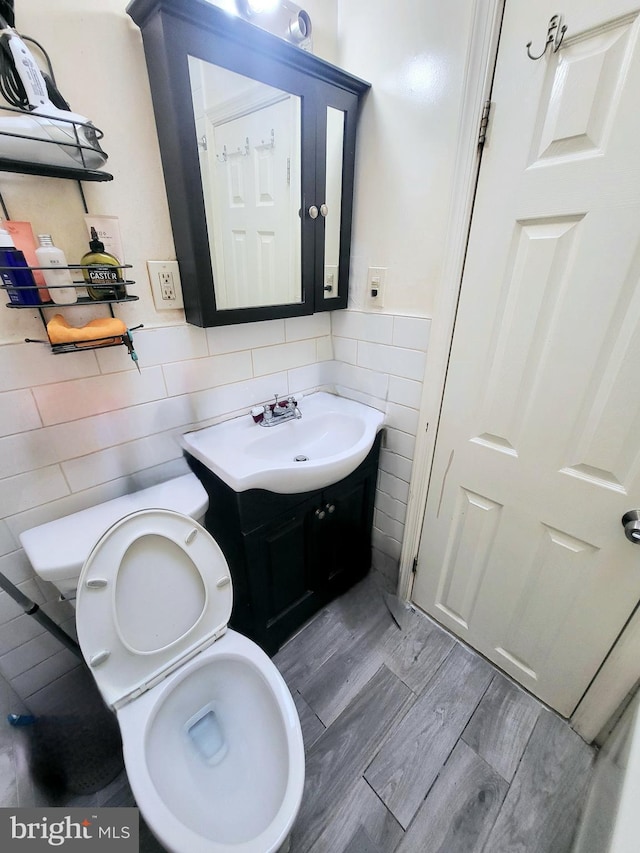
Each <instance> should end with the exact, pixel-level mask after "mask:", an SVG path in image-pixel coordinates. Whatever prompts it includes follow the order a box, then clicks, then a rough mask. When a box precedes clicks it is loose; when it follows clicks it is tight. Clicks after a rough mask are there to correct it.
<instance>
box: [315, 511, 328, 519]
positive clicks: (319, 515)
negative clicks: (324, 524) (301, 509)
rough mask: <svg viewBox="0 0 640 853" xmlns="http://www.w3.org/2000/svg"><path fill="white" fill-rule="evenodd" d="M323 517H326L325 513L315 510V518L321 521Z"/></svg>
mask: <svg viewBox="0 0 640 853" xmlns="http://www.w3.org/2000/svg"><path fill="white" fill-rule="evenodd" d="M325 515H326V513H325V511H324V510H323V509H317V510H316V518H319V519H320V521H322V519H323V518H324V517H325Z"/></svg>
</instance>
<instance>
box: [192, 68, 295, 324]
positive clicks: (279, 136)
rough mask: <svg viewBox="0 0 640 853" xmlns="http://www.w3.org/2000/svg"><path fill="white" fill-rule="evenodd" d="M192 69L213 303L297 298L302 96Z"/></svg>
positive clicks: (225, 72) (276, 302)
mask: <svg viewBox="0 0 640 853" xmlns="http://www.w3.org/2000/svg"><path fill="white" fill-rule="evenodd" d="M189 67H190V74H191V82H192V93H193V103H194V112H195V119H196V131H197V135H198V145H199V151H200V167H201V173H202V181H203V189H204V197H205V210H206V216H207V228H208V232H209V242H210V247H211V255H212V263H213V274H214V282H215V291H216V294H215V295H216V305H217V308H218V309H221V310H225V309H232V308H249V307H256V306H260V305H280V304H289V303H296V302H300V301H301V298H302V286H301V259H300V244H301V227H300V217H299V210H300V206H301V187H300V99H299V98H298V97H297V96H294V95H290V94H288V93H286V92H282V91H280V90H278V89H274V88H272V87H270V86H266V85H265V84H262V83H258V82H256V81H253V80H250V79H248V78H246V77H243V76H242V75H239V74H235V73H234V72H231V71H228V70H226V69H222V68H218V67H216V66H213V65H210V64H209V63H205V62H202V61H200V60H197V59H193V57H190V58H189Z"/></svg>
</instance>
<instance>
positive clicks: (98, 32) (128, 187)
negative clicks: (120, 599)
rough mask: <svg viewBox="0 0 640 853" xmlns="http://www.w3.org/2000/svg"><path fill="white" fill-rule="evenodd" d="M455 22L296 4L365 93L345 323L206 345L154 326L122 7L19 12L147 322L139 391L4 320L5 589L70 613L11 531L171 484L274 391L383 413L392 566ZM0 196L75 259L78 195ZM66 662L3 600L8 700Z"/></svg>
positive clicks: (442, 199)
mask: <svg viewBox="0 0 640 853" xmlns="http://www.w3.org/2000/svg"><path fill="white" fill-rule="evenodd" d="M220 2H223V0H220ZM224 2H228V0H224ZM98 5H99V8H98ZM454 5H455V7H456V8H455V9H454V11H455V12H456V13H457V15H458V18H457V19H456V20H455V26H452V25H451V24H449V25H447V26H445V23H446V22H444V21H442V20H441V14H443V13H441V12H440V6H441V4H440V3H438V2H437V0H426V2H424V3H421V4H415V3H413V2H409V1H408V0H404V2H401V3H398V4H395V5H394V6H393V7H391V6H390V4H383V3H381V2H380V0H375V2H366V0H341V3H340V6H339V7H338V2H337V0H332V2H326V0H313V2H309V3H306V4H305V8H307V10H308V11H309V13H310V14H311V17H312V20H313V23H314V50H315V52H316V53H317V54H319V55H321V56H323V57H325V58H328V59H330V60H335V59H336V58H337V56H338V55H340V56H341V57H342V61H341V62H342V64H343V65H344V66H345V67H346V68H347V70H349V71H352V72H353V73H355V74H358V75H359V76H362V77H364V78H365V79H369V80H370V81H371V82H372V83H373V90H372V92H371V93H370V94H369V95H368V97H367V102H366V106H365V109H364V111H363V115H362V123H361V133H360V141H359V155H358V163H357V175H356V198H355V204H356V207H355V221H354V253H353V265H352V288H353V299H352V310H350V311H347V312H335V314H334V315H333V316H330V315H328V314H321V315H315V316H314V317H308V318H294V319H292V320H287V321H272V322H269V323H262V324H251V325H247V326H236V327H227V328H216V329H208V330H203V329H198V328H195V327H192V326H188V325H186V324H185V323H184V316H183V314H182V312H180V311H175V312H174V311H169V312H162V313H158V312H156V311H155V308H154V305H153V301H152V297H151V293H150V288H149V283H148V279H147V275H146V260H147V259H153V260H156V259H157V260H162V259H170V258H173V257H175V254H174V247H173V241H172V235H171V229H170V223H169V215H168V209H167V202H166V196H165V191H164V183H163V179H162V170H161V165H160V156H159V151H158V143H157V138H156V134H155V125H154V118H153V113H152V109H151V101H150V94H149V86H148V79H147V74H146V67H145V63H144V57H143V52H142V45H141V39H140V34H139V32H138V30H137V28H136V27H135V25H134V24H133V22H132V21H131V20H130V19H129V18H128V16H127V15H126V14H125V12H124V8H125V6H126V0H102V2H101V3H100V4H87V3H86V2H85V0H57V2H56V3H55V4H54V5H52V4H50V3H47V2H45V0H18V2H17V7H18V8H17V26H18V28H19V29H20V30H21V31H22V32H24V33H26V34H28V35H31V36H33V37H34V38H36V39H38V40H40V41H42V43H43V44H44V45H45V46H46V47H47V49H48V50H49V52H50V54H51V57H52V60H53V63H54V68H55V71H56V76H57V80H58V84H59V86H60V89H61V90H62V92H63V93H64V95H65V96H66V97H67V99H68V100H69V101H70V103H71V105H72V107H73V108H74V109H75V110H77V111H78V112H80V113H83V114H85V115H87V116H88V117H90V118H91V119H92V120H93V121H94V122H95V123H96V124H97V125H98V126H100V127H101V128H102V129H103V130H104V132H105V138H104V147H105V150H106V151H107V152H108V153H109V162H108V166H107V168H108V170H109V171H111V172H112V173H113V174H114V177H115V180H114V181H113V182H111V183H108V184H104V183H102V184H89V183H85V184H84V189H85V194H86V197H87V201H88V205H89V209H90V211H91V212H92V213H96V214H98V213H101V214H110V215H116V216H118V217H119V219H120V226H121V231H122V237H123V243H124V247H125V252H126V260H127V262H129V263H132V264H133V270H132V271H131V278H133V279H135V280H136V282H137V285H136V288H135V293H136V294H137V295H139V297H140V301H139V302H135V303H131V304H130V305H127V306H122V307H121V308H119V309H118V313H119V315H120V316H122V318H123V319H124V320H125V322H126V323H127V324H128V325H129V326H133V325H136V324H138V323H144V325H145V329H144V330H142V331H140V332H138V333H136V335H135V342H136V349H137V351H138V354H139V358H140V362H139V363H140V365H141V368H142V373H141V374H140V375H138V373H137V371H136V370H135V369H134V367H133V364H132V362H131V361H130V360H129V359H128V357H127V354H126V351H125V350H124V348H121V347H118V348H113V349H109V350H103V351H91V352H85V353H78V354H71V355H64V356H63V355H56V356H53V355H52V354H51V353H50V352H49V351H48V350H47V348H46V347H45V346H40V345H36V344H26V343H24V342H23V339H24V338H25V337H27V336H29V337H39V336H41V335H42V328H41V326H40V321H39V319H38V317H37V313H35V312H33V313H32V312H31V311H28V310H23V311H15V310H7V309H4V308H0V519H1V520H0V572H3V573H4V574H6V575H7V576H8V577H9V578H10V579H11V580H12V581H13V582H14V583H17V584H18V585H19V586H20V587H21V588H22V589H23V590H24V591H25V592H26V593H27V594H28V595H30V596H31V597H33V598H34V599H36V600H37V601H38V602H41V603H42V602H48V603H45V609H47V610H48V611H49V612H52V613H53V615H54V616H55V618H57V619H59V620H60V621H64V620H65V619H66V620H69V618H70V614H69V613H68V612H66V611H65V610H64V609H63V608H61V607H60V606H59V605H58V604H56V603H55V601H54V599H55V594H54V592H53V590H52V589H51V588H48V587H47V585H45V584H42V583H41V582H40V581H38V580H37V579H36V578H34V576H33V572H32V571H31V568H30V566H29V565H28V562H27V560H26V558H25V555H24V553H23V551H22V549H21V548H20V547H19V539H18V536H19V533H20V532H21V531H22V530H24V529H27V528H29V527H32V526H34V525H36V524H39V523H42V522H44V521H47V520H50V519H53V518H57V517H60V516H62V515H66V514H68V513H70V512H73V511H76V510H79V509H82V508H84V507H86V506H90V505H93V504H96V503H99V502H101V501H104V500H107V499H109V498H112V497H114V496H117V495H119V494H122V493H124V492H127V491H131V490H133V489H136V488H140V487H143V486H146V485H150V484H152V483H154V482H157V481H159V480H161V479H165V478H167V477H168V476H171V475H174V474H178V473H181V472H182V471H184V470H185V466H184V462H183V461H182V459H181V452H180V449H179V447H178V444H177V442H176V440H175V436H176V434H177V433H179V432H181V431H184V430H185V429H188V428H192V427H194V426H198V425H205V424H207V423H210V422H212V421H215V420H219V419H221V418H226V417H229V416H231V415H236V414H240V413H242V412H244V411H246V409H248V408H249V407H250V406H251V405H253V404H254V403H256V402H259V401H263V400H266V399H268V398H269V397H270V396H271V395H272V393H273V392H278V393H280V394H282V393H292V392H299V391H308V390H311V389H313V388H316V387H329V388H336V389H337V390H339V391H340V392H342V393H345V394H348V395H349V396H354V397H358V398H360V399H364V400H365V401H367V402H371V403H373V404H374V405H377V406H379V407H380V408H383V409H385V411H387V414H388V420H389V424H390V429H389V432H388V440H387V446H386V448H385V450H384V452H383V458H382V463H381V468H382V470H381V474H380V480H379V490H378V498H377V507H376V521H375V525H376V528H375V531H374V536H375V546H376V552H375V553H376V562H377V565H378V566H379V567H380V568H382V569H383V570H386V571H387V572H389V573H390V574H392V573H393V572H394V570H395V569H396V568H397V559H398V556H399V549H400V544H401V540H402V530H403V520H404V512H405V511H406V500H407V495H408V488H409V487H408V483H409V473H410V468H411V460H412V457H413V445H414V441H415V430H416V428H417V409H418V405H419V391H420V388H421V378H422V374H423V370H424V361H425V353H426V349H427V342H428V333H429V325H430V321H429V314H430V310H431V301H432V293H433V289H434V286H435V283H436V282H437V278H438V275H439V270H440V266H441V264H442V251H443V248H442V243H443V233H444V231H443V229H444V223H445V222H446V219H447V211H448V204H449V191H450V181H451V169H452V164H451V161H450V157H451V152H452V151H453V149H454V142H455V135H456V120H457V119H456V117H457V111H458V110H459V107H460V85H461V77H462V66H463V64H464V56H465V54H466V38H467V37H468V32H467V28H468V24H469V22H468V14H467V10H466V6H465V4H464V3H462V0H456V2H455V4H454ZM418 6H419V7H420V8H417V7H418ZM447 6H448V8H450V6H451V4H447ZM338 10H339V11H340V15H339V27H337V26H336V21H337V20H338V14H337V13H338ZM375 13H377V15H376V14H375ZM454 17H455V16H454ZM423 60H424V61H425V62H426V63H427V66H428V65H429V63H430V62H431V63H432V65H433V68H434V72H433V73H434V75H435V76H434V78H433V80H434V81H435V82H433V81H432V83H430V84H428V85H427V84H426V83H424V82H423V84H420V83H419V81H418V82H415V81H414V82H412V79H413V78H411V75H410V74H409V72H410V71H411V69H412V68H414V69H415V68H420V67H423V66H422V64H421V63H423ZM0 192H1V193H2V195H3V198H4V199H5V202H6V204H7V206H8V208H9V211H10V214H11V216H12V218H14V219H26V220H29V221H31V222H32V224H33V227H34V231H35V232H36V233H38V232H42V231H47V232H48V231H50V232H51V233H52V234H53V237H54V240H55V242H56V243H57V244H58V245H60V246H61V247H62V248H63V249H64V250H65V252H66V253H67V257H68V258H69V260H70V261H73V260H77V259H79V258H80V256H81V255H82V254H83V253H84V251H85V249H86V242H85V238H84V234H85V229H84V221H83V209H82V205H81V202H80V197H79V194H78V188H77V186H76V185H75V184H74V183H73V182H67V181H61V180H56V179H44V178H37V177H29V176H23V175H10V174H0ZM368 265H376V266H387V267H388V269H389V277H388V288H387V294H386V303H385V309H384V311H383V312H382V313H380V312H370V311H369V310H368V308H367V306H366V305H365V302H364V298H363V296H364V279H365V277H366V267H367V266H368ZM132 292H134V291H133V289H132ZM94 310H95V309H94ZM334 348H335V352H334ZM74 664H75V659H73V658H72V656H71V655H70V653H69V652H67V651H66V650H60V649H59V647H58V646H57V645H56V643H55V641H53V640H52V639H50V638H49V637H48V636H46V635H44V634H42V632H41V630H40V629H39V627H38V626H37V625H36V623H34V622H33V620H31V619H29V617H26V616H23V615H20V610H19V609H18V608H17V607H16V606H15V605H14V603H13V602H12V601H11V600H10V599H9V597H8V596H7V594H6V593H0V671H1V672H2V673H4V675H5V676H6V677H7V678H8V679H9V680H10V681H11V683H12V684H13V686H14V688H15V689H16V690H17V692H18V693H19V695H20V696H22V697H23V698H27V699H28V697H29V696H31V695H32V694H33V693H34V692H36V691H37V690H38V689H39V688H41V687H42V686H44V685H45V684H47V683H48V682H50V681H51V680H52V679H53V678H55V677H56V676H57V675H58V674H59V673H60V672H61V671H64V670H65V668H69V667H71V666H73V665H74Z"/></svg>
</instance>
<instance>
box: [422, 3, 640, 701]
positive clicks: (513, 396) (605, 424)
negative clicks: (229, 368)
mask: <svg viewBox="0 0 640 853" xmlns="http://www.w3.org/2000/svg"><path fill="white" fill-rule="evenodd" d="M636 3H637V0H636ZM562 6H563V9H562V11H563V15H564V24H566V26H567V31H566V34H565V37H564V41H563V43H562V46H561V47H560V49H559V50H558V52H556V53H553V52H552V51H551V50H549V51H548V52H547V54H546V55H545V56H544V57H543V58H542V59H539V60H537V61H533V60H532V59H530V58H529V57H528V56H527V49H526V44H527V42H530V41H531V42H532V45H531V48H530V50H531V53H532V54H534V55H537V54H539V53H540V52H541V51H542V48H543V46H544V43H545V40H546V36H547V27H548V24H549V21H550V18H551V17H552V15H553V14H554V13H555V12H556V11H557V9H556V6H555V4H552V5H549V4H548V3H546V2H543V3H525V2H522V0H507V3H506V10H505V18H504V22H503V28H502V33H501V40H500V49H499V53H498V63H497V68H496V77H495V82H494V88H493V93H492V101H493V102H494V110H493V113H494V114H493V117H492V125H491V127H490V135H489V138H488V144H487V146H486V149H485V152H484V154H483V161H482V166H481V169H480V176H479V184H478V192H477V198H476V205H475V209H474V215H473V221H472V224H471V231H470V238H469V247H468V254H467V260H466V264H465V271H464V276H463V282H462V290H461V297H460V304H459V308H458V315H457V319H456V326H455V333H454V337H453V343H452V350H451V358H450V364H449V370H448V375H447V382H446V387H445V394H444V399H443V408H442V413H441V419H440V424H439V428H438V437H437V444H436V453H435V459H434V467H433V471H432V475H431V480H430V488H429V495H428V499H427V508H426V516H425V524H424V528H423V534H422V540H421V546H420V553H419V561H418V570H417V575H416V580H415V584H414V589H413V598H414V600H415V602H416V603H417V604H418V605H419V606H420V607H422V608H423V609H425V610H426V611H427V612H428V613H430V614H432V615H433V616H434V617H435V618H436V619H438V620H439V621H440V622H441V623H443V624H444V625H446V626H447V627H448V628H450V629H452V630H453V631H454V632H455V633H457V634H458V635H459V636H460V637H462V638H463V639H464V640H466V641H467V642H469V643H470V644H471V645H472V646H474V647H475V648H477V649H478V650H479V651H480V652H482V653H483V654H484V655H486V656H487V657H488V658H490V659H491V660H492V661H494V662H495V663H496V664H497V665H498V666H500V667H501V668H502V669H503V670H505V671H506V672H508V673H509V674H510V675H511V676H513V677H514V678H515V679H517V680H518V681H519V682H520V683H521V684H523V685H524V686H525V687H527V688H528V689H529V690H531V691H532V692H533V693H535V694H536V695H537V696H539V697H540V698H541V699H543V700H544V701H545V702H547V703H549V704H550V705H551V706H552V707H554V708H555V709H557V710H558V711H559V712H560V713H561V714H563V715H565V716H569V715H570V714H571V713H572V712H573V710H574V708H575V707H576V705H577V703H578V702H579V700H580V698H581V696H582V695H583V693H584V691H585V690H586V689H587V687H588V685H589V683H590V681H591V679H592V678H593V676H594V675H595V673H596V671H597V670H598V667H599V666H600V664H601V663H602V661H603V660H604V658H605V656H606V655H607V652H608V651H609V649H610V648H611V646H612V645H613V643H614V642H615V640H616V637H617V636H618V634H619V632H620V631H621V629H622V628H623V626H624V624H625V621H626V620H627V619H628V617H629V615H630V614H631V613H632V611H633V609H634V608H635V607H636V605H637V603H638V600H639V599H640V545H634V544H632V543H631V542H630V541H628V540H627V538H625V532H624V529H623V527H622V524H621V517H622V516H623V514H624V513H625V512H626V511H627V510H632V509H636V508H639V509H640V45H639V33H640V11H639V9H640V4H638V6H636V7H634V5H633V4H631V3H629V2H624V0H590V2H589V3H584V2H580V0H566V2H565V3H564V4H562ZM638 674H639V675H640V661H639V665H638Z"/></svg>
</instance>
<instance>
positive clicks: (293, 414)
mask: <svg viewBox="0 0 640 853" xmlns="http://www.w3.org/2000/svg"><path fill="white" fill-rule="evenodd" d="M274 397H275V402H274V403H267V405H266V406H265V407H264V410H263V413H262V420H260V421H259V424H260V426H263V427H272V426H276V424H281V423H283V421H289V420H291V418H301V417H302V412H301V411H300V409H299V408H298V404H297V402H296V400H295V397H287V402H286V404H285V405H284V406H283V405H282V404H281V403H279V402H278V395H277V394H274Z"/></svg>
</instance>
